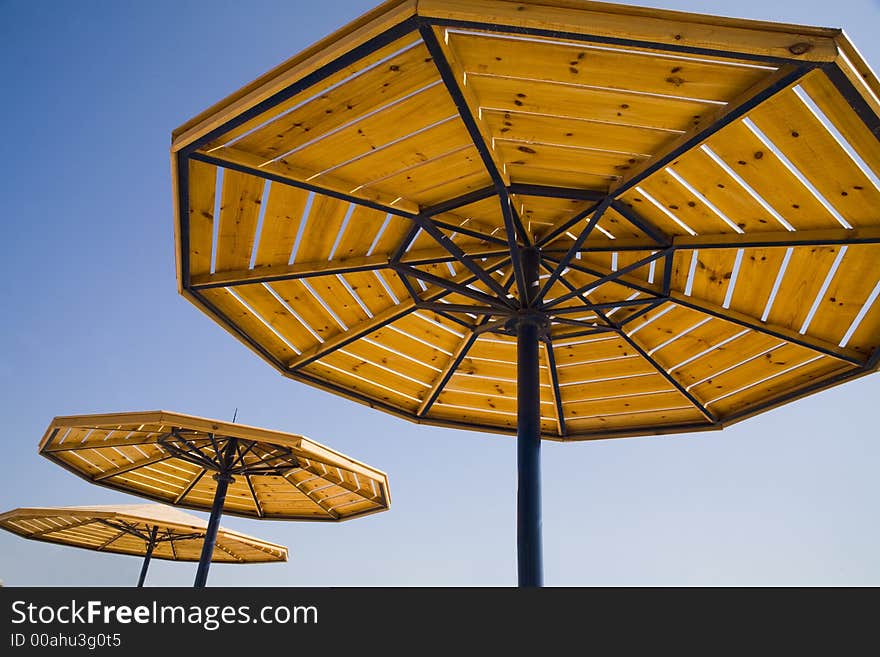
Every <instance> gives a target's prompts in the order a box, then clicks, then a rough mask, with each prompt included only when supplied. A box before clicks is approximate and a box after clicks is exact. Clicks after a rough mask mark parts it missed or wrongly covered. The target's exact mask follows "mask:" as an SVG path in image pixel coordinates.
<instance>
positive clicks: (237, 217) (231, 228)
mask: <svg viewBox="0 0 880 657" xmlns="http://www.w3.org/2000/svg"><path fill="white" fill-rule="evenodd" d="M264 185H265V181H264V180H262V179H261V178H257V177H255V176H249V175H247V174H244V173H239V172H238V171H231V170H229V169H227V170H225V171H224V172H223V195H222V199H223V200H222V202H221V205H220V230H219V233H218V235H217V257H216V261H215V267H214V269H215V271H225V270H229V269H245V268H247V267H248V266H249V265H250V261H251V254H252V252H253V248H254V233H255V232H256V229H257V218H258V216H259V214H260V204H261V197H262V194H263V186H264Z"/></svg>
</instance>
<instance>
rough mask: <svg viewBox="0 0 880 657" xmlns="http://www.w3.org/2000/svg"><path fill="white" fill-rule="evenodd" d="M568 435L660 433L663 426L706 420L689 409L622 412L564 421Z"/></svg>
mask: <svg viewBox="0 0 880 657" xmlns="http://www.w3.org/2000/svg"><path fill="white" fill-rule="evenodd" d="M565 422H566V426H567V427H568V431H569V433H580V432H590V431H612V430H620V431H623V430H630V431H637V432H645V433H648V434H651V433H654V431H660V430H662V428H663V427H664V426H672V425H678V424H691V423H694V424H703V423H706V418H704V417H703V416H702V414H701V413H700V412H699V411H698V410H696V409H691V408H677V409H669V410H661V411H647V412H643V413H632V412H631V411H630V412H624V413H621V414H620V415H600V416H594V417H589V418H581V419H573V418H570V417H569V418H567V419H566V421H565Z"/></svg>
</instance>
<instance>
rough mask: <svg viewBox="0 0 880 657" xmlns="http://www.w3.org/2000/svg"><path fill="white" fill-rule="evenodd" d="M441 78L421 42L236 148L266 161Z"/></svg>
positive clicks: (237, 145)
mask: <svg viewBox="0 0 880 657" xmlns="http://www.w3.org/2000/svg"><path fill="white" fill-rule="evenodd" d="M438 78H439V76H438V74H437V70H436V68H435V67H434V66H433V65H432V64H431V62H430V55H429V54H428V50H427V49H426V48H425V46H424V45H422V44H418V45H416V46H414V47H412V48H409V49H408V50H406V51H404V52H403V53H401V54H399V55H396V56H395V57H393V58H391V59H390V60H388V61H387V62H383V63H382V64H380V65H379V66H376V67H374V68H372V69H370V70H368V71H365V72H364V73H363V74H361V75H359V76H357V77H355V78H353V79H351V80H349V81H347V82H345V83H343V84H342V85H340V86H338V87H336V88H334V89H331V90H329V91H327V92H325V93H322V94H320V95H318V96H316V97H314V98H312V99H311V100H309V101H308V102H307V103H305V104H304V105H302V106H300V107H297V108H296V109H294V110H293V111H291V112H288V113H287V114H284V115H283V116H280V117H279V118H278V119H276V120H274V121H271V122H270V123H268V124H266V125H264V126H262V127H260V128H259V129H257V130H255V131H254V132H252V133H250V134H248V135H246V136H244V137H242V138H241V139H240V140H239V141H238V142H236V147H237V148H239V149H241V150H244V151H247V152H249V153H253V154H254V155H258V156H260V157H261V158H263V159H266V160H268V159H271V158H275V157H278V156H280V155H283V154H285V153H287V152H288V151H290V150H292V149H295V148H297V147H299V146H302V145H304V144H306V143H308V142H309V141H311V140H313V139H315V138H316V137H320V136H321V135H323V134H325V133H327V132H329V131H330V130H333V129H334V128H337V127H339V126H342V125H344V124H346V123H348V122H350V121H354V120H357V119H359V118H361V117H362V116H364V115H365V114H367V113H368V112H370V111H372V110H374V109H377V108H378V107H380V106H381V105H384V104H387V103H390V102H392V101H394V100H397V99H399V98H403V97H404V96H407V95H409V94H411V93H413V92H414V91H417V90H419V89H421V88H422V87H425V86H426V85H428V84H430V83H432V82H434V81H436V80H437V79H438Z"/></svg>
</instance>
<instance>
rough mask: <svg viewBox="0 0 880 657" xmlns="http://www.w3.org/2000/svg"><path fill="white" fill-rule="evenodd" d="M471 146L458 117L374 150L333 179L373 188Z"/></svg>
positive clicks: (344, 167) (344, 166)
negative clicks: (345, 180) (352, 181)
mask: <svg viewBox="0 0 880 657" xmlns="http://www.w3.org/2000/svg"><path fill="white" fill-rule="evenodd" d="M470 144H472V141H471V139H470V136H469V135H468V133H467V130H466V129H465V127H464V124H463V123H462V122H461V120H460V119H459V118H458V117H457V116H456V117H454V118H452V119H451V120H448V121H444V122H443V123H440V124H438V125H435V126H433V127H430V128H427V129H425V130H423V131H421V132H418V133H415V134H412V135H411V136H408V137H406V138H404V139H400V140H399V141H396V142H394V143H393V144H390V145H388V146H386V147H384V148H377V149H375V150H372V151H370V152H369V153H368V154H367V155H365V156H364V157H361V158H358V159H356V160H354V161H352V162H349V163H348V164H343V165H342V166H340V167H339V168H337V169H334V170H333V175H338V176H341V177H343V178H345V179H347V180H357V181H360V182H361V183H362V184H366V185H369V184H370V183H371V182H372V181H375V180H381V179H382V178H386V177H389V176H393V175H394V174H396V173H399V172H401V171H404V170H407V169H410V168H413V167H417V166H418V165H420V164H422V163H424V162H428V161H430V160H433V159H436V158H439V157H442V156H444V155H446V154H448V153H450V152H452V151H454V150H456V149H458V148H461V147H462V146H468V145H470ZM320 180H321V177H320V176H318V177H317V178H315V181H316V184H320Z"/></svg>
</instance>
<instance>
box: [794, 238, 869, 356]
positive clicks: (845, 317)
mask: <svg viewBox="0 0 880 657" xmlns="http://www.w3.org/2000/svg"><path fill="white" fill-rule="evenodd" d="M878 281H880V246H878V245H874V244H871V245H850V246H849V247H848V248H847V250H846V253H845V254H844V256H843V258H842V259H841V261H840V266H839V267H838V269H837V271H836V272H835V274H834V278H832V279H831V283H830V285H829V286H828V289H827V290H826V291H825V294H824V295H822V300H821V301H820V303H819V305H818V307H817V308H816V313H815V314H814V315H813V318H812V319H811V320H810V326H809V329H808V330H807V334H808V335H815V336H818V337H821V338H823V339H826V340H830V341H832V342H835V343H837V342H840V340H841V339H842V338H843V336H844V334H845V333H846V332H847V330H848V329H849V327H850V325H851V324H852V322H853V320H854V319H855V318H856V316H857V315H858V314H859V311H861V309H862V306H863V305H864V303H865V301H867V299H868V296H869V295H870V294H871V292H872V290H873V289H874V286H875V285H876V284H877V283H878ZM850 346H852V347H858V346H860V345H857V344H852V345H850ZM861 346H863V345H861Z"/></svg>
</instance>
